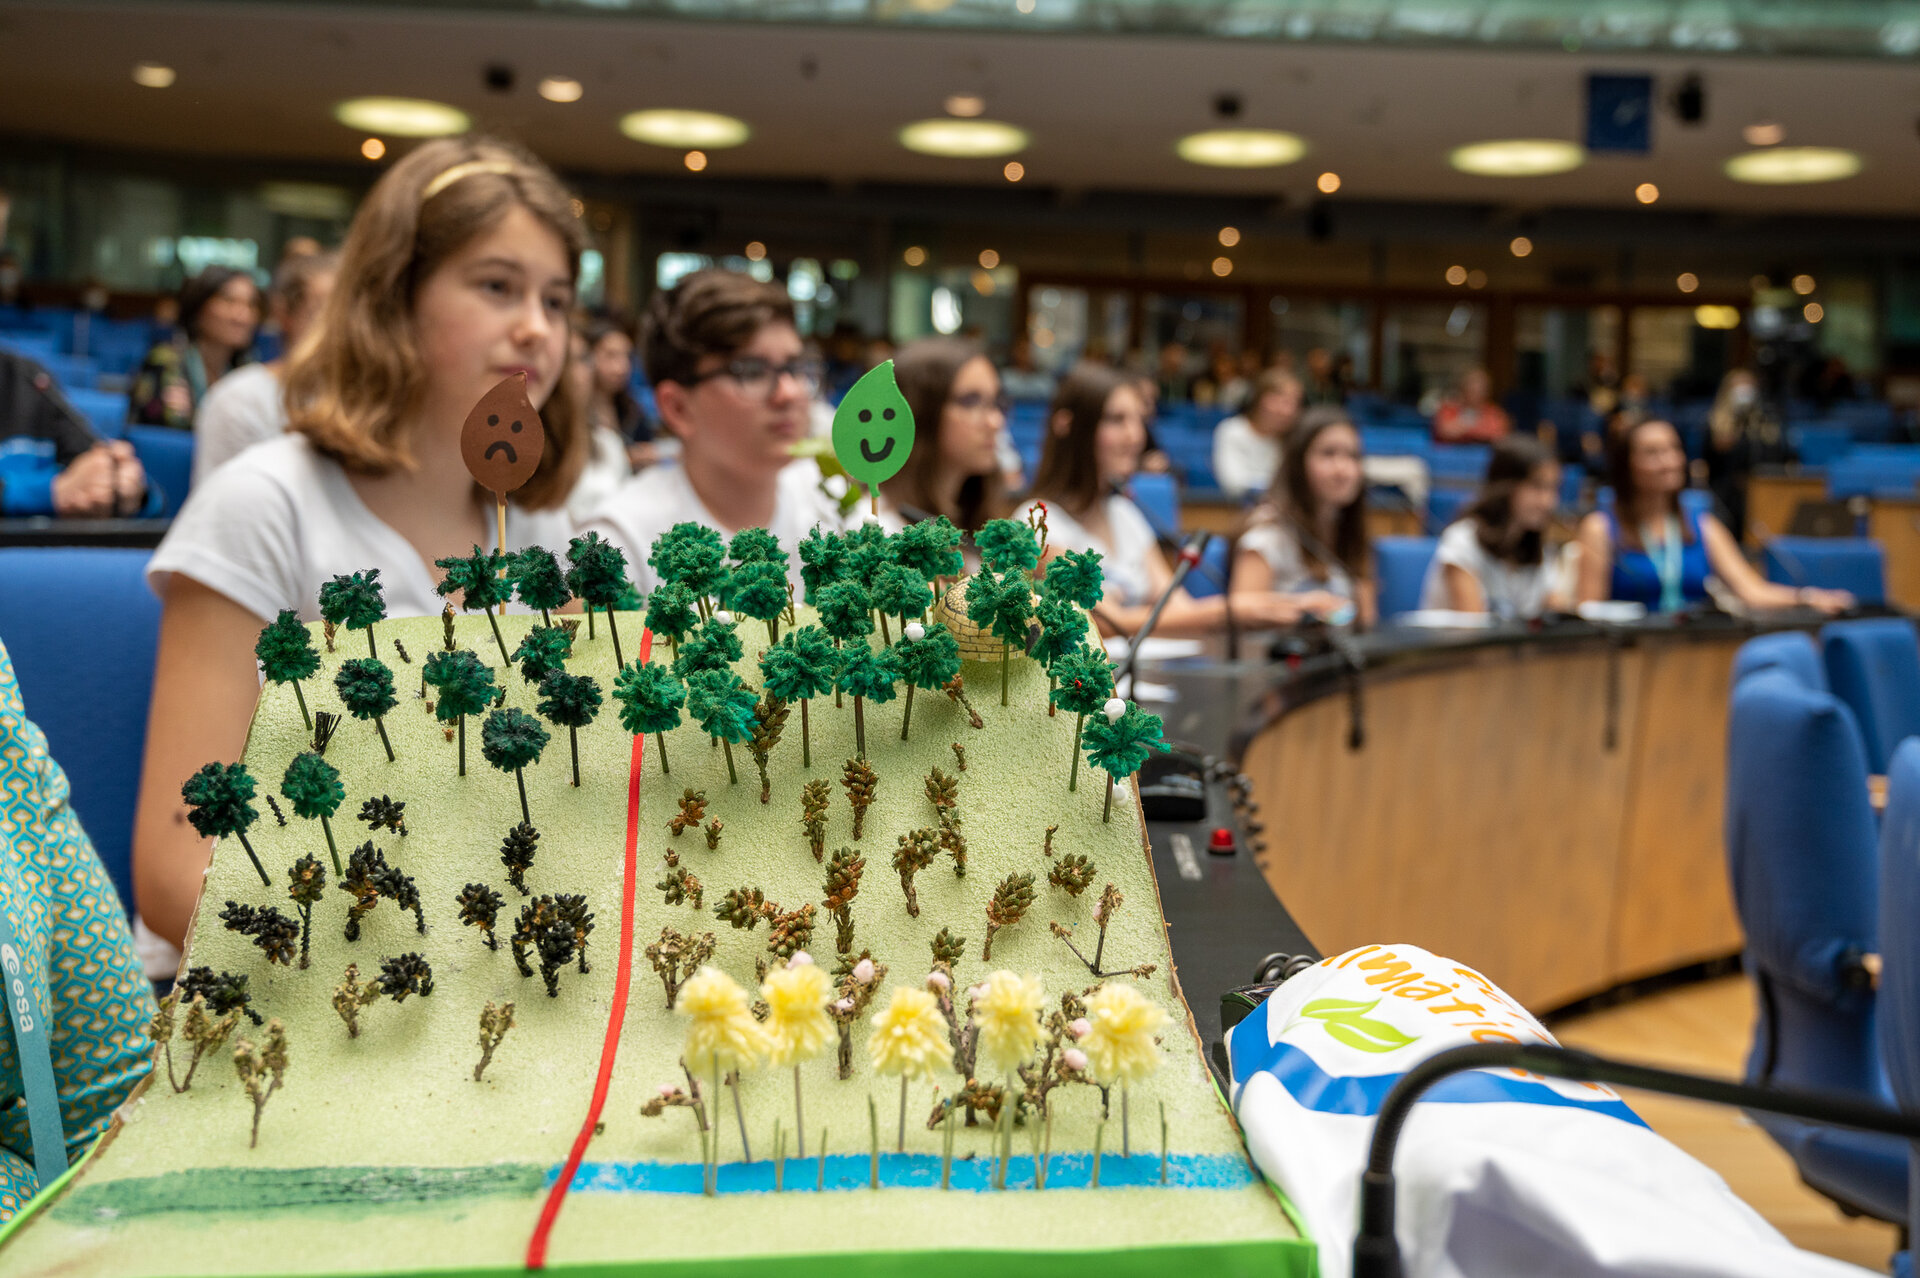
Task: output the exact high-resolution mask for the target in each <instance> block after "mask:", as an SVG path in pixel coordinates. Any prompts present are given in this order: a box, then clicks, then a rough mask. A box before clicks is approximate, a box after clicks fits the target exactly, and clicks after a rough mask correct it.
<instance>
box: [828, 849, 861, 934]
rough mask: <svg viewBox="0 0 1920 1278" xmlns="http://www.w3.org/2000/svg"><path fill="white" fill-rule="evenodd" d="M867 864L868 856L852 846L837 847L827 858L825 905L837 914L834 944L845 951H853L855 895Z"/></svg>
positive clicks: (834, 919) (831, 912)
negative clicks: (831, 857) (830, 858)
mask: <svg viewBox="0 0 1920 1278" xmlns="http://www.w3.org/2000/svg"><path fill="white" fill-rule="evenodd" d="M866 868H867V858H865V857H863V856H861V855H859V854H858V853H856V852H855V851H854V850H853V849H852V848H839V849H836V850H835V851H834V854H833V859H832V860H831V861H828V862H827V884H826V894H827V896H826V900H824V901H822V902H821V905H822V906H823V907H824V908H825V909H826V911H827V913H829V914H831V915H832V916H833V925H834V939H833V948H834V949H835V950H836V951H838V952H839V953H841V954H850V953H852V952H853V899H854V898H855V897H856V896H859V895H860V876H861V874H862V873H864V872H865V871H866Z"/></svg>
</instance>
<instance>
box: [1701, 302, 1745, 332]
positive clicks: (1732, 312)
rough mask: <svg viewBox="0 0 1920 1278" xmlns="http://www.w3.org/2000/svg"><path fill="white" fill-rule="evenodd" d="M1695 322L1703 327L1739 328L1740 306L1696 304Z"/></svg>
mask: <svg viewBox="0 0 1920 1278" xmlns="http://www.w3.org/2000/svg"><path fill="white" fill-rule="evenodd" d="M1693 322H1694V323H1696V324H1698V325H1699V326H1700V327H1701V328H1739V327H1740V308H1739V307H1737V306H1696V307H1694V308H1693Z"/></svg>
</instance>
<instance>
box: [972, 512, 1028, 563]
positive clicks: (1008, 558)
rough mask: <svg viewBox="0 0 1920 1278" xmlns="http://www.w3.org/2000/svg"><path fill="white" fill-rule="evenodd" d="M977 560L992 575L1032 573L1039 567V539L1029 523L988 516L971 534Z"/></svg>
mask: <svg viewBox="0 0 1920 1278" xmlns="http://www.w3.org/2000/svg"><path fill="white" fill-rule="evenodd" d="M973 544H974V545H975V546H977V547H979V549H980V563H981V566H982V567H984V568H985V569H986V570H987V571H988V572H990V573H992V574H993V575H994V576H996V577H999V576H1004V575H1005V574H1007V573H1010V572H1032V571H1033V570H1034V569H1035V568H1038V567H1039V566H1040V541H1039V538H1038V537H1036V536H1035V535H1034V530H1033V525H1031V524H1029V523H1027V522H1026V521H1025V520H1022V519H989V520H988V521H987V522H986V523H985V524H984V525H983V526H982V527H981V529H980V531H979V532H977V533H975V534H974V535H973Z"/></svg>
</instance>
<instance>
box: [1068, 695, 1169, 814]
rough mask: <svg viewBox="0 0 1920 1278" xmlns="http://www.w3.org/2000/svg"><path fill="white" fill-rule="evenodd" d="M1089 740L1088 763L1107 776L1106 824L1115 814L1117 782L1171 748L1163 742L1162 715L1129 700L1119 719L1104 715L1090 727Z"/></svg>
mask: <svg viewBox="0 0 1920 1278" xmlns="http://www.w3.org/2000/svg"><path fill="white" fill-rule="evenodd" d="M1086 738H1087V762H1088V763H1089V764H1090V765H1092V766H1093V767H1096V768H1099V769H1101V770H1102V771H1104V772H1105V773H1106V774H1107V798H1106V802H1105V804H1103V805H1102V806H1101V809H1100V819H1101V820H1102V821H1106V820H1108V819H1110V818H1111V817H1112V815H1113V783H1114V782H1115V781H1117V780H1119V779H1121V778H1123V777H1130V776H1132V775H1133V774H1134V773H1136V772H1138V771H1139V770H1140V766H1141V765H1142V764H1144V763H1145V762H1146V761H1147V757H1148V756H1149V755H1151V754H1152V753H1153V752H1154V751H1155V750H1164V749H1166V748H1167V745H1166V742H1164V741H1162V740H1161V739H1160V716H1159V715H1157V714H1148V713H1147V712H1146V711H1145V710H1142V709H1141V708H1140V707H1139V706H1137V705H1135V704H1134V703H1133V702H1131V701H1129V702H1127V707H1126V709H1125V710H1124V711H1123V712H1122V713H1121V714H1120V717H1119V718H1117V719H1113V720H1108V719H1107V718H1106V717H1105V716H1104V715H1103V716H1101V717H1100V718H1097V719H1095V720H1094V721H1093V722H1092V724H1090V725H1088V727H1087V731H1086Z"/></svg>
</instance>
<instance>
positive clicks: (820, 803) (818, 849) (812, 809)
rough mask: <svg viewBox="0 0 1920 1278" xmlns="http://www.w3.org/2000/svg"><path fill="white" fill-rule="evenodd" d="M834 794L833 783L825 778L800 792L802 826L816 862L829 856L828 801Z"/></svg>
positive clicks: (809, 784) (809, 783)
mask: <svg viewBox="0 0 1920 1278" xmlns="http://www.w3.org/2000/svg"><path fill="white" fill-rule="evenodd" d="M832 794H833V783H832V782H831V781H828V780H827V779H826V778H825V777H820V778H817V779H815V780H812V781H809V782H807V784H806V787H805V788H804V789H802V790H801V791H800V824H801V826H802V828H804V829H805V830H806V832H807V846H808V847H810V848H812V849H813V859H814V860H816V861H818V860H820V859H821V858H823V857H825V856H826V854H827V800H828V798H830V797H831V796H832Z"/></svg>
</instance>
